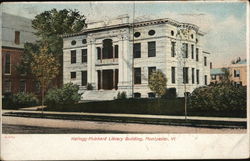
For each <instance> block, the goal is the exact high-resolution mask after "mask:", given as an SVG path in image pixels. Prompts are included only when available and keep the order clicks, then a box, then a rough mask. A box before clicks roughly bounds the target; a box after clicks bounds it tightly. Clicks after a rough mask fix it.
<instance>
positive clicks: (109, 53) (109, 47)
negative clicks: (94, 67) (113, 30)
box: [102, 39, 113, 59]
mask: <svg viewBox="0 0 250 161" xmlns="http://www.w3.org/2000/svg"><path fill="white" fill-rule="evenodd" d="M102 58H103V59H110V58H113V40H112V39H105V40H103V49H102Z"/></svg>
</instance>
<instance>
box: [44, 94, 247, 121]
mask: <svg viewBox="0 0 250 161" xmlns="http://www.w3.org/2000/svg"><path fill="white" fill-rule="evenodd" d="M184 102H185V100H184V98H176V99H160V100H158V99H142V98H141V99H124V100H112V101H100V102H85V103H79V104H72V105H61V106H60V105H57V106H50V107H48V108H47V109H46V110H49V111H63V112H90V113H123V114H152V115H177V116H178V115H179V116H183V115H185V113H184V111H185V109H184V107H185V106H184ZM187 111H188V116H218V117H246V111H242V110H235V111H234V112H227V111H225V112H224V111H214V110H210V111H209V110H207V111H202V110H200V109H198V108H191V107H190V106H187Z"/></svg>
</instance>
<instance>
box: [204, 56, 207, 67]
mask: <svg viewBox="0 0 250 161" xmlns="http://www.w3.org/2000/svg"><path fill="white" fill-rule="evenodd" d="M204 66H207V57H204Z"/></svg>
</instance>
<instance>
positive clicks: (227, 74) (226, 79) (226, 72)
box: [221, 68, 232, 85]
mask: <svg viewBox="0 0 250 161" xmlns="http://www.w3.org/2000/svg"><path fill="white" fill-rule="evenodd" d="M222 71H223V72H224V77H223V79H222V80H221V83H222V84H225V85H230V84H231V83H232V82H231V80H230V78H231V76H232V75H231V74H230V71H229V69H228V68H222Z"/></svg>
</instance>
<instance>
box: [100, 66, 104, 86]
mask: <svg viewBox="0 0 250 161" xmlns="http://www.w3.org/2000/svg"><path fill="white" fill-rule="evenodd" d="M102 84H103V78H102V70H100V89H103V85H102Z"/></svg>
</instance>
